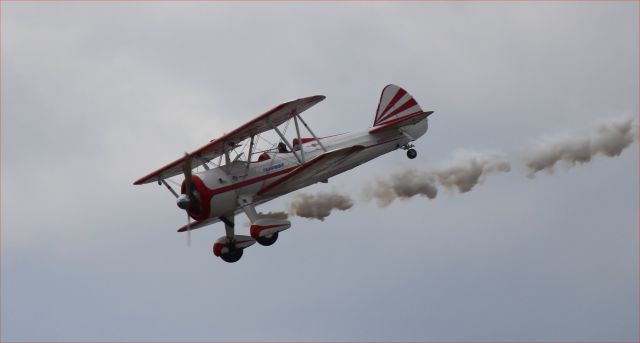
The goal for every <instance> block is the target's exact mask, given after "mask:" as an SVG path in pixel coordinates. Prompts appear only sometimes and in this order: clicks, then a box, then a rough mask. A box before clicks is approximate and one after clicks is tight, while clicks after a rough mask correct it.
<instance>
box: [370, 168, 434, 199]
mask: <svg viewBox="0 0 640 343" xmlns="http://www.w3.org/2000/svg"><path fill="white" fill-rule="evenodd" d="M364 195H365V197H366V198H367V199H376V200H377V201H378V205H379V206H380V207H386V206H388V205H389V204H391V203H392V202H393V201H394V200H396V199H397V198H401V199H408V198H411V197H414V196H416V195H421V196H425V197H427V198H429V199H433V198H435V197H436V196H437V195H438V188H436V185H435V178H434V176H433V175H432V174H431V173H429V172H426V171H418V170H415V169H408V170H405V171H402V172H399V173H395V174H393V175H391V176H390V177H389V178H387V179H378V180H377V181H376V183H375V184H374V185H371V184H369V185H368V186H366V187H365V189H364Z"/></svg>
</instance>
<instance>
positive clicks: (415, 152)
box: [407, 149, 418, 160]
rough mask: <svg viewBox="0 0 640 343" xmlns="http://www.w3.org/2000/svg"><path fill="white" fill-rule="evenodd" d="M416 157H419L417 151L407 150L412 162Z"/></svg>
mask: <svg viewBox="0 0 640 343" xmlns="http://www.w3.org/2000/svg"><path fill="white" fill-rule="evenodd" d="M416 156H418V152H417V151H416V149H409V150H407V157H409V159H410V160H413V159H414V158H416Z"/></svg>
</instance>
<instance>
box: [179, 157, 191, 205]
mask: <svg viewBox="0 0 640 343" xmlns="http://www.w3.org/2000/svg"><path fill="white" fill-rule="evenodd" d="M182 173H183V174H184V180H185V182H186V184H185V194H186V195H187V196H188V197H189V200H191V201H193V199H192V198H191V190H192V188H193V180H192V178H191V155H189V154H188V153H186V152H185V153H184V163H182Z"/></svg>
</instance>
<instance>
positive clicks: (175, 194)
mask: <svg viewBox="0 0 640 343" xmlns="http://www.w3.org/2000/svg"><path fill="white" fill-rule="evenodd" d="M160 182H162V184H163V185H165V186H166V187H167V189H168V190H169V191H170V192H171V194H173V195H174V196H175V197H176V198H177V197H178V193H176V191H174V190H173V188H171V186H169V184H168V183H167V181H165V180H164V179H158V183H160Z"/></svg>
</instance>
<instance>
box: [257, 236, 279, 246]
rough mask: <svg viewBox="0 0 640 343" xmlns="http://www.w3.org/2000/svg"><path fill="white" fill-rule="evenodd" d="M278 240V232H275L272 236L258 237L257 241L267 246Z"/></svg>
mask: <svg viewBox="0 0 640 343" xmlns="http://www.w3.org/2000/svg"><path fill="white" fill-rule="evenodd" d="M277 240H278V233H277V232H274V233H273V234H272V235H271V236H264V237H258V238H257V239H256V241H258V243H259V244H260V245H264V246H265V247H268V246H270V245H273V243H275V242H276V241H277Z"/></svg>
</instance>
